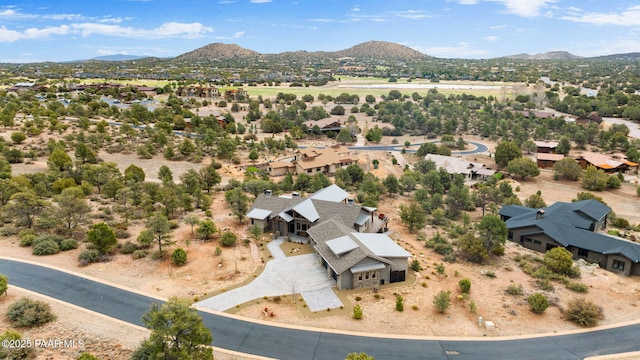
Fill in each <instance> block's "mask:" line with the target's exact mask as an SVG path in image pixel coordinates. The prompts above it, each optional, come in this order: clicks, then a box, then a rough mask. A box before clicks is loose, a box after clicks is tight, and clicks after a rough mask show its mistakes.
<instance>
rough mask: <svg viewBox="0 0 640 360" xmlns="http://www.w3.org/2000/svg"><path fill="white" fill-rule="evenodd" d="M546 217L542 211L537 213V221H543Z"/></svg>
mask: <svg viewBox="0 0 640 360" xmlns="http://www.w3.org/2000/svg"><path fill="white" fill-rule="evenodd" d="M543 217H544V210H542V209H540V210H538V212H536V219H542V218H543Z"/></svg>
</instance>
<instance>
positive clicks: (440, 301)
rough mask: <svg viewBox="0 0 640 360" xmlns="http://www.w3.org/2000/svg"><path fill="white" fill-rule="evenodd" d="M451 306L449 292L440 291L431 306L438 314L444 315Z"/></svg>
mask: <svg viewBox="0 0 640 360" xmlns="http://www.w3.org/2000/svg"><path fill="white" fill-rule="evenodd" d="M450 305H451V291H444V290H441V291H440V292H439V293H437V294H436V296H434V297H433V306H434V307H435V308H436V311H437V312H439V313H440V314H444V313H445V312H446V311H447V309H448V308H449V306H450Z"/></svg>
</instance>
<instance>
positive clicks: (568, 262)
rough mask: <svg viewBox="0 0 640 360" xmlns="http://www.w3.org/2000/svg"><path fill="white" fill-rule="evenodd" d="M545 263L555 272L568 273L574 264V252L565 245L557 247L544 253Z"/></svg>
mask: <svg viewBox="0 0 640 360" xmlns="http://www.w3.org/2000/svg"><path fill="white" fill-rule="evenodd" d="M544 265H545V266H546V267H547V268H548V269H549V270H551V271H553V272H554V273H557V274H563V275H566V274H567V273H569V271H570V270H571V267H572V266H573V254H571V252H570V251H569V250H567V249H565V248H563V247H555V248H553V249H551V250H549V251H547V252H546V253H545V254H544Z"/></svg>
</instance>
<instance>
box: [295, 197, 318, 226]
mask: <svg viewBox="0 0 640 360" xmlns="http://www.w3.org/2000/svg"><path fill="white" fill-rule="evenodd" d="M291 210H293V211H295V212H297V213H298V214H300V215H302V216H303V217H304V218H305V219H307V220H309V221H311V222H315V221H316V220H318V219H319V218H320V215H319V214H318V211H317V210H316V207H315V206H314V204H313V203H312V202H311V199H306V200H304V201H303V202H301V203H299V204H296V205H295V206H293V207H292V208H291Z"/></svg>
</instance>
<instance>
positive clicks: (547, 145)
mask: <svg viewBox="0 0 640 360" xmlns="http://www.w3.org/2000/svg"><path fill="white" fill-rule="evenodd" d="M534 144H536V146H537V147H538V149H537V150H536V152H537V153H544V154H555V152H556V148H557V147H558V142H557V141H546V140H545V141H534Z"/></svg>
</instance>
